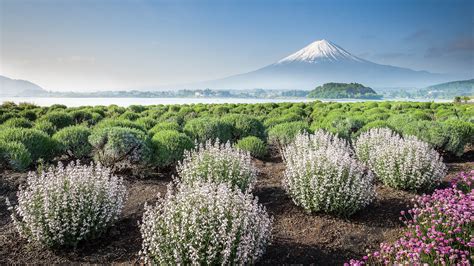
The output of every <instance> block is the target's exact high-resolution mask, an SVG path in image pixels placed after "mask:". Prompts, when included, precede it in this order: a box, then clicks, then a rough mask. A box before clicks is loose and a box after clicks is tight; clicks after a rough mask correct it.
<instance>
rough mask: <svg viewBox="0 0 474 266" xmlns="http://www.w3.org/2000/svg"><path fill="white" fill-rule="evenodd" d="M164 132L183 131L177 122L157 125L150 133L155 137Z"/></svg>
mask: <svg viewBox="0 0 474 266" xmlns="http://www.w3.org/2000/svg"><path fill="white" fill-rule="evenodd" d="M163 130H176V131H181V127H180V126H179V124H178V123H176V122H166V121H165V122H160V123H158V124H156V125H155V126H154V127H153V128H151V129H150V130H148V133H149V134H150V135H151V136H153V135H155V134H156V133H158V132H160V131H163Z"/></svg>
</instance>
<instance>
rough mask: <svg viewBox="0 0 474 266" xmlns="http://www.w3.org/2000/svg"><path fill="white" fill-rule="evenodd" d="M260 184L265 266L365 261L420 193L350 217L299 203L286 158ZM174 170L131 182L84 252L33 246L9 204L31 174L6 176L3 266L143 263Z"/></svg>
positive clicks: (471, 165) (453, 165)
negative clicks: (150, 211)
mask: <svg viewBox="0 0 474 266" xmlns="http://www.w3.org/2000/svg"><path fill="white" fill-rule="evenodd" d="M448 162H449V163H448V166H449V169H450V171H449V175H448V177H447V179H449V178H450V177H451V176H452V175H454V174H455V173H457V172H460V171H468V170H472V169H474V159H473V156H472V151H469V152H468V153H467V154H466V155H465V156H463V157H461V158H458V159H452V158H450V160H449V161H448ZM255 165H256V166H257V168H258V169H259V179H258V183H257V186H256V189H255V192H254V194H255V195H256V196H258V198H259V200H260V202H261V203H262V204H264V205H265V206H266V208H267V210H268V211H269V213H270V214H271V215H273V216H274V231H273V236H274V238H273V243H272V245H270V246H269V247H268V249H267V252H266V254H265V255H264V256H263V258H262V259H261V261H260V262H259V264H317V265H341V264H343V263H344V262H345V261H348V260H349V259H351V258H360V257H361V256H363V255H365V254H366V249H375V248H377V247H378V246H379V244H380V243H381V242H383V241H391V240H394V239H396V238H397V236H398V235H399V233H400V230H401V228H402V224H401V223H400V222H399V220H398V217H399V213H400V211H401V210H404V209H406V208H407V207H408V206H409V204H410V199H411V198H412V197H413V196H414V194H413V193H409V192H403V191H397V190H392V189H389V188H385V187H382V186H378V187H377V199H376V201H375V202H374V203H373V204H372V205H370V206H369V207H368V208H366V209H365V210H363V211H361V212H359V213H356V214H355V215H354V216H352V217H350V218H348V219H345V218H338V217H333V216H330V215H323V214H310V213H306V212H305V211H304V210H303V209H301V208H299V207H297V206H295V205H294V204H293V202H292V201H291V199H290V198H289V197H288V196H287V195H286V194H285V192H284V190H283V187H282V185H281V179H282V176H283V171H284V164H283V163H282V161H281V158H279V157H272V158H267V159H266V160H263V161H261V160H255ZM172 175H173V171H172V170H171V169H169V170H167V171H164V173H163V174H157V175H155V176H153V177H149V178H146V179H135V178H131V177H127V180H126V185H127V188H128V200H127V202H126V205H125V207H124V211H123V214H122V216H121V218H120V220H119V221H118V222H117V224H116V225H115V226H114V227H113V228H111V229H110V230H109V231H108V232H106V233H105V234H104V235H103V236H102V237H100V238H99V239H96V240H94V241H90V242H86V243H81V245H79V247H78V248H76V249H61V250H56V251H50V250H46V249H43V248H41V247H38V246H35V245H33V244H29V243H28V242H27V241H26V240H25V239H22V238H21V237H20V236H19V235H18V233H17V232H16V231H15V229H14V227H13V224H12V222H11V219H10V215H9V211H8V210H7V206H6V204H5V202H4V199H3V198H4V197H8V198H9V199H10V200H11V202H12V203H14V204H15V203H16V202H15V200H16V191H17V189H18V186H20V185H21V184H22V183H24V182H25V178H26V174H22V173H14V172H8V171H4V172H2V173H0V264H2V265H3V264H26V263H28V264H52V263H68V264H69V263H86V264H97V263H100V264H111V263H127V264H128V263H138V262H139V261H138V259H139V258H138V252H139V250H140V248H141V237H140V232H139V229H138V222H139V221H140V219H141V215H142V213H143V205H144V203H145V202H149V203H153V202H154V201H156V198H157V195H158V193H161V194H163V193H164V192H165V191H166V185H167V184H168V183H169V182H170V181H171V180H172V179H171V176H172Z"/></svg>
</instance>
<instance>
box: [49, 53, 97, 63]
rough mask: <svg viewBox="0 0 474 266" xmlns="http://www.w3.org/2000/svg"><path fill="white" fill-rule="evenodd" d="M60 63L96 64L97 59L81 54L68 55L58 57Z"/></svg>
mask: <svg viewBox="0 0 474 266" xmlns="http://www.w3.org/2000/svg"><path fill="white" fill-rule="evenodd" d="M56 61H58V62H59V63H89V64H94V63H95V61H96V59H95V57H93V56H79V55H72V56H67V57H58V58H57V59H56Z"/></svg>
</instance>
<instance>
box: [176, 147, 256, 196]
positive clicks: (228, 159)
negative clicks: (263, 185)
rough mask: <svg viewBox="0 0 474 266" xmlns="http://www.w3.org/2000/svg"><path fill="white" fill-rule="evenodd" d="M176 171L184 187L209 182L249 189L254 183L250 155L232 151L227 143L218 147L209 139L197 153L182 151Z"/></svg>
mask: <svg viewBox="0 0 474 266" xmlns="http://www.w3.org/2000/svg"><path fill="white" fill-rule="evenodd" d="M177 170H178V174H179V176H180V178H181V182H183V183H186V184H193V183H195V182H199V181H208V182H218V183H227V184H229V185H230V186H231V187H234V186H237V187H239V188H240V189H242V190H247V189H249V190H251V189H252V188H253V185H254V183H255V180H256V170H255V168H254V166H253V165H252V162H251V156H250V154H249V153H248V152H246V151H242V150H239V149H234V148H233V147H232V146H231V145H230V143H229V142H227V143H225V144H221V143H220V142H219V140H216V141H215V142H212V141H211V140H208V141H207V142H205V143H202V144H200V145H199V146H198V147H197V149H196V150H193V151H185V154H184V159H183V161H182V162H179V163H178V166H177Z"/></svg>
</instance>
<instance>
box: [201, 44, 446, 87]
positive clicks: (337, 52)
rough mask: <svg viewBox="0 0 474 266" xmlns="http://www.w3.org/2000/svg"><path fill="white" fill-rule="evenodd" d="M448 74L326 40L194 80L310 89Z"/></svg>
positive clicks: (412, 82)
mask: <svg viewBox="0 0 474 266" xmlns="http://www.w3.org/2000/svg"><path fill="white" fill-rule="evenodd" d="M447 80H449V77H447V76H445V75H440V74H433V73H429V72H426V71H414V70H411V69H408V68H402V67H395V66H389V65H381V64H377V63H373V62H370V61H367V60H364V59H361V58H359V57H356V56H354V55H352V54H351V53H349V52H347V51H346V50H344V49H343V48H341V47H339V46H337V45H336V44H333V43H332V42H330V41H327V40H320V41H316V42H313V43H311V44H310V45H308V46H306V47H304V48H303V49H301V50H299V51H297V52H295V53H293V54H291V55H289V56H287V57H285V58H283V59H281V60H279V61H277V62H276V63H274V64H271V65H268V66H266V67H263V68H261V69H258V70H255V71H252V72H249V73H244V74H240V75H235V76H231V77H228V78H223V79H219V80H213V81H208V82H201V83H199V84H194V87H198V88H212V89H251V88H265V89H313V88H314V87H315V86H317V85H321V84H324V83H328V82H345V83H349V82H357V83H363V84H366V85H367V86H370V87H426V86H428V85H430V84H433V83H439V82H444V81H447Z"/></svg>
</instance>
